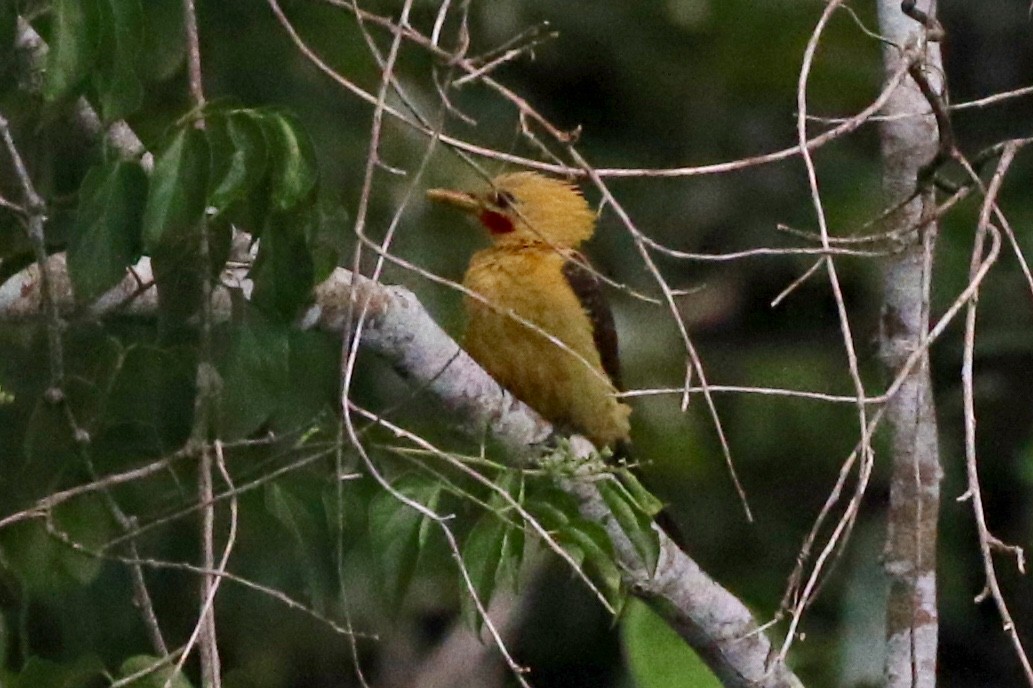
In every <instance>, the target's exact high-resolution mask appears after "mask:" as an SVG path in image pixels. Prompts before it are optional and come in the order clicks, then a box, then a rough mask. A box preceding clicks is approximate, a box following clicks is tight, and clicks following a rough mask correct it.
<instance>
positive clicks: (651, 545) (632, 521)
mask: <svg viewBox="0 0 1033 688" xmlns="http://www.w3.org/2000/svg"><path fill="white" fill-rule="evenodd" d="M597 486H598V488H599V494H600V496H601V497H602V498H603V501H604V502H606V506H608V507H609V508H610V513H612V514H613V517H614V519H615V520H616V521H617V523H618V525H620V527H621V530H623V531H624V534H625V535H627V536H628V539H629V540H631V544H632V545H634V546H635V551H636V552H638V555H639V556H640V557H642V560H643V561H644V562H645V563H646V568H647V569H649V570H650V571H653V570H654V569H656V562H657V560H658V559H659V557H660V538H659V537H658V536H657V534H656V531H654V530H653V517H652V515H650V514H648V513H646V512H644V511H642V510H641V509H640V508H639V507H638V505H637V504H635V502H634V501H633V500H632V499H631V495H630V494H629V492H628V491H627V489H625V487H624V486H623V485H622V484H621V483H620V482H618V481H617V480H615V479H606V480H600V481H599V482H598V483H597Z"/></svg>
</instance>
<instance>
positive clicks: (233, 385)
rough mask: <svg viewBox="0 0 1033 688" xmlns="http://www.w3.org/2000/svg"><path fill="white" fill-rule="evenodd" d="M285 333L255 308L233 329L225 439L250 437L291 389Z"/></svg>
mask: <svg viewBox="0 0 1033 688" xmlns="http://www.w3.org/2000/svg"><path fill="white" fill-rule="evenodd" d="M288 361H289V350H288V332H287V328H286V326H284V325H281V324H277V323H272V322H270V321H269V320H267V319H266V318H264V317H263V316H262V314H261V313H260V312H259V311H258V310H257V309H255V308H246V309H245V313H244V317H243V318H242V321H241V322H240V324H239V326H238V327H236V328H234V340H233V345H232V347H231V349H230V352H229V359H228V362H227V364H226V366H225V373H224V376H223V381H224V385H223V394H222V399H221V408H222V423H221V425H220V428H221V431H222V433H223V434H224V435H225V437H227V438H228V439H239V438H241V437H246V436H247V435H250V434H251V433H253V432H254V431H255V430H257V429H258V428H259V426H261V425H262V424H263V423H265V422H266V421H268V420H269V418H270V417H271V416H272V415H273V413H274V412H275V411H276V410H277V409H278V408H279V406H280V404H281V397H282V395H283V394H284V390H285V389H288V388H289V387H290V383H291V380H290V374H289V369H288Z"/></svg>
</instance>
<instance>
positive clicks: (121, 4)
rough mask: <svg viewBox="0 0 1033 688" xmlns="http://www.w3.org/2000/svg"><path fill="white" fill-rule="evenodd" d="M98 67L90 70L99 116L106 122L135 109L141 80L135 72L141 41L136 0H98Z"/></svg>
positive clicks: (139, 9) (140, 13) (139, 100)
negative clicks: (99, 27)
mask: <svg viewBox="0 0 1033 688" xmlns="http://www.w3.org/2000/svg"><path fill="white" fill-rule="evenodd" d="M99 9H100V10H101V13H102V17H103V21H102V22H101V32H100V51H99V60H98V61H99V64H98V68H97V69H96V70H95V71H94V73H93V85H94V87H95V88H96V89H97V95H98V101H99V104H100V110H101V116H102V117H103V119H104V120H105V121H107V122H112V121H114V120H118V119H122V118H124V117H126V116H127V115H130V114H132V113H133V112H135V111H136V110H137V109H138V108H139V107H140V104H141V103H142V102H143V84H141V83H140V78H139V77H138V76H137V75H136V68H137V59H138V57H139V54H140V48H141V46H142V43H143V28H144V27H143V8H142V7H141V5H140V0H101V2H100V3H99Z"/></svg>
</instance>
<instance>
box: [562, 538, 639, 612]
mask: <svg viewBox="0 0 1033 688" xmlns="http://www.w3.org/2000/svg"><path fill="white" fill-rule="evenodd" d="M556 540H557V541H558V542H559V543H560V544H561V545H563V546H564V547H568V546H571V545H573V546H574V547H575V548H576V549H577V551H578V552H580V553H581V555H582V556H583V557H584V563H585V564H586V565H587V566H589V568H590V572H591V574H592V579H593V580H594V581H595V583H596V585H598V586H599V589H600V591H601V592H602V593H603V595H604V596H605V597H606V600H607V601H608V602H609V603H610V605H611V606H612V607H613V608H614V609H618V610H619V609H620V608H621V605H622V604H623V599H622V597H623V596H622V587H621V572H620V569H619V568H617V564H616V562H615V561H614V553H613V543H612V542H610V536H609V535H607V534H606V529H605V528H603V527H602V526H601V525H599V524H598V523H593V522H592V521H588V520H586V519H583V518H578V519H575V520H571V521H570V522H569V523H568V524H567V525H566V527H564V528H563V529H562V530H560V531H559V532H558V533H557V534H556Z"/></svg>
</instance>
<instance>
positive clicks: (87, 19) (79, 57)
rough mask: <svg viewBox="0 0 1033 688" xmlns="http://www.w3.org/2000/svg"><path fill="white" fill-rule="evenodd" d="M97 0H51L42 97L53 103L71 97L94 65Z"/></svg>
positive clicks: (97, 42)
mask: <svg viewBox="0 0 1033 688" xmlns="http://www.w3.org/2000/svg"><path fill="white" fill-rule="evenodd" d="M99 2H100V0H54V2H53V4H52V6H51V14H52V16H53V24H52V30H51V33H50V52H49V53H48V55H47V69H46V73H45V74H46V75H45V79H44V81H43V97H44V98H45V99H46V100H47V101H49V102H54V101H57V100H61V99H62V98H65V97H67V96H70V95H73V94H74V92H75V91H76V90H77V89H78V88H79V86H80V85H81V84H82V82H83V81H84V80H85V79H86V77H87V76H89V74H90V70H92V69H93V67H94V65H95V64H96V61H97V52H98V45H99V37H100V31H101V29H100V20H101V12H100V6H99Z"/></svg>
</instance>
